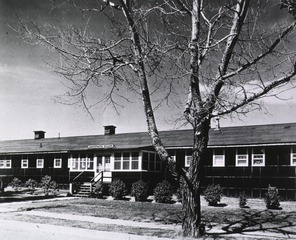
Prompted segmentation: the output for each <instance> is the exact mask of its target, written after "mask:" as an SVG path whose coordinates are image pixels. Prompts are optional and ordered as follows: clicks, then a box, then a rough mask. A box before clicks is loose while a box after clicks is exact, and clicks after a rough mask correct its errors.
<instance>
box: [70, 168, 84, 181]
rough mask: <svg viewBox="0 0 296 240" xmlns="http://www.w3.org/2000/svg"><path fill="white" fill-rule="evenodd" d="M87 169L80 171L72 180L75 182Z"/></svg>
mask: <svg viewBox="0 0 296 240" xmlns="http://www.w3.org/2000/svg"><path fill="white" fill-rule="evenodd" d="M84 172H85V171H82V172H81V173H79V174H78V175H77V176H76V177H75V178H73V180H72V182H74V181H75V180H76V179H77V178H79V177H80V176H81V175H82V174H83V173H84Z"/></svg>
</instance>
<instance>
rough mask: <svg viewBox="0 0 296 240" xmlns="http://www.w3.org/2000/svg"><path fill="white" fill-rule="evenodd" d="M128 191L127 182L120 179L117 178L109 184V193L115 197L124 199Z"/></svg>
mask: <svg viewBox="0 0 296 240" xmlns="http://www.w3.org/2000/svg"><path fill="white" fill-rule="evenodd" d="M126 193H127V189H126V185H125V183H124V182H123V181H122V180H120V179H115V180H114V181H112V183H111V184H110V186H109V194H110V195H111V196H112V197H113V198H114V199H122V198H123V197H124V196H125V195H126Z"/></svg>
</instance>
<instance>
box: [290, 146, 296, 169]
mask: <svg viewBox="0 0 296 240" xmlns="http://www.w3.org/2000/svg"><path fill="white" fill-rule="evenodd" d="M291 166H296V146H293V147H291Z"/></svg>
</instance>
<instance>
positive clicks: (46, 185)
mask: <svg viewBox="0 0 296 240" xmlns="http://www.w3.org/2000/svg"><path fill="white" fill-rule="evenodd" d="M40 187H41V188H43V191H44V193H45V196H48V195H49V193H52V194H53V195H56V194H57V191H59V189H58V185H57V183H56V182H55V181H53V180H51V176H48V175H46V176H44V177H43V178H42V179H41V182H40Z"/></svg>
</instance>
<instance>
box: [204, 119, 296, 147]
mask: <svg viewBox="0 0 296 240" xmlns="http://www.w3.org/2000/svg"><path fill="white" fill-rule="evenodd" d="M289 143H296V123H285V124H270V125H255V126H238V127H227V128H221V131H215V130H212V131H211V134H210V141H209V145H210V146H229V145H259V144H260V145H261V144H265V145H266V144H289Z"/></svg>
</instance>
